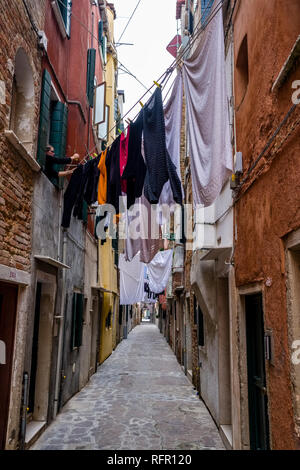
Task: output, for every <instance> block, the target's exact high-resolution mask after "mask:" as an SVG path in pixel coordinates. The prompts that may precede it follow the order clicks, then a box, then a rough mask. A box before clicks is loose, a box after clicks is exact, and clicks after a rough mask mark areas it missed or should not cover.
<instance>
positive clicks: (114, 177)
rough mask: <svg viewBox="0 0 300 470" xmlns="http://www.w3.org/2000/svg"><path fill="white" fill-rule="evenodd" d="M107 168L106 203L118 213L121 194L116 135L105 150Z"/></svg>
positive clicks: (118, 144) (118, 151)
mask: <svg viewBox="0 0 300 470" xmlns="http://www.w3.org/2000/svg"><path fill="white" fill-rule="evenodd" d="M105 164H106V170H107V196H106V202H107V204H111V205H112V206H114V208H115V210H116V214H119V197H120V196H122V190H121V177H120V136H118V137H117V138H116V139H115V140H114V142H113V143H112V145H111V147H110V148H109V150H108V151H107V154H106V158H105Z"/></svg>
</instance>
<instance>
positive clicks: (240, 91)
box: [236, 35, 249, 108]
mask: <svg viewBox="0 0 300 470" xmlns="http://www.w3.org/2000/svg"><path fill="white" fill-rule="evenodd" d="M248 82H249V65H248V40H247V35H246V36H245V37H244V39H243V41H242V43H241V45H240V49H239V52H238V56H237V61H236V104H237V108H239V107H240V106H241V104H242V103H243V101H244V98H245V96H246V92H247V88H248Z"/></svg>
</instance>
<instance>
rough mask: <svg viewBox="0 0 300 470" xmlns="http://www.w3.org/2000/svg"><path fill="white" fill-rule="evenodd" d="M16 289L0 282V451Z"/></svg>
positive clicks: (7, 399)
mask: <svg viewBox="0 0 300 470" xmlns="http://www.w3.org/2000/svg"><path fill="white" fill-rule="evenodd" d="M17 298H18V288H17V287H16V286H14V285H12V284H6V283H4V282H0V344H1V357H0V384H1V386H0V449H4V448H5V440H6V430H7V421H8V412H9V398H10V390H11V373H12V361H13V353H14V339H15V324H16V310H17Z"/></svg>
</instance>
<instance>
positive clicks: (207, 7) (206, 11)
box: [201, 0, 214, 24]
mask: <svg viewBox="0 0 300 470" xmlns="http://www.w3.org/2000/svg"><path fill="white" fill-rule="evenodd" d="M213 3H214V0H201V23H202V24H204V23H205V22H206V20H207V19H208V17H209V15H210V13H211V8H212V6H213Z"/></svg>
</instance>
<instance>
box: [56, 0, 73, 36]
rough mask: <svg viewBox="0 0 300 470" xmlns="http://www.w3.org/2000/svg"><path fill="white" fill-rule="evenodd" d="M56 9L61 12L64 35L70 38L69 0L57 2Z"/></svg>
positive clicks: (70, 7) (70, 3) (70, 5)
mask: <svg viewBox="0 0 300 470" xmlns="http://www.w3.org/2000/svg"><path fill="white" fill-rule="evenodd" d="M57 4H58V7H59V9H60V12H61V16H62V19H63V22H64V25H65V28H66V33H67V35H68V36H69V37H70V32H71V10H72V1H71V0H57Z"/></svg>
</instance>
